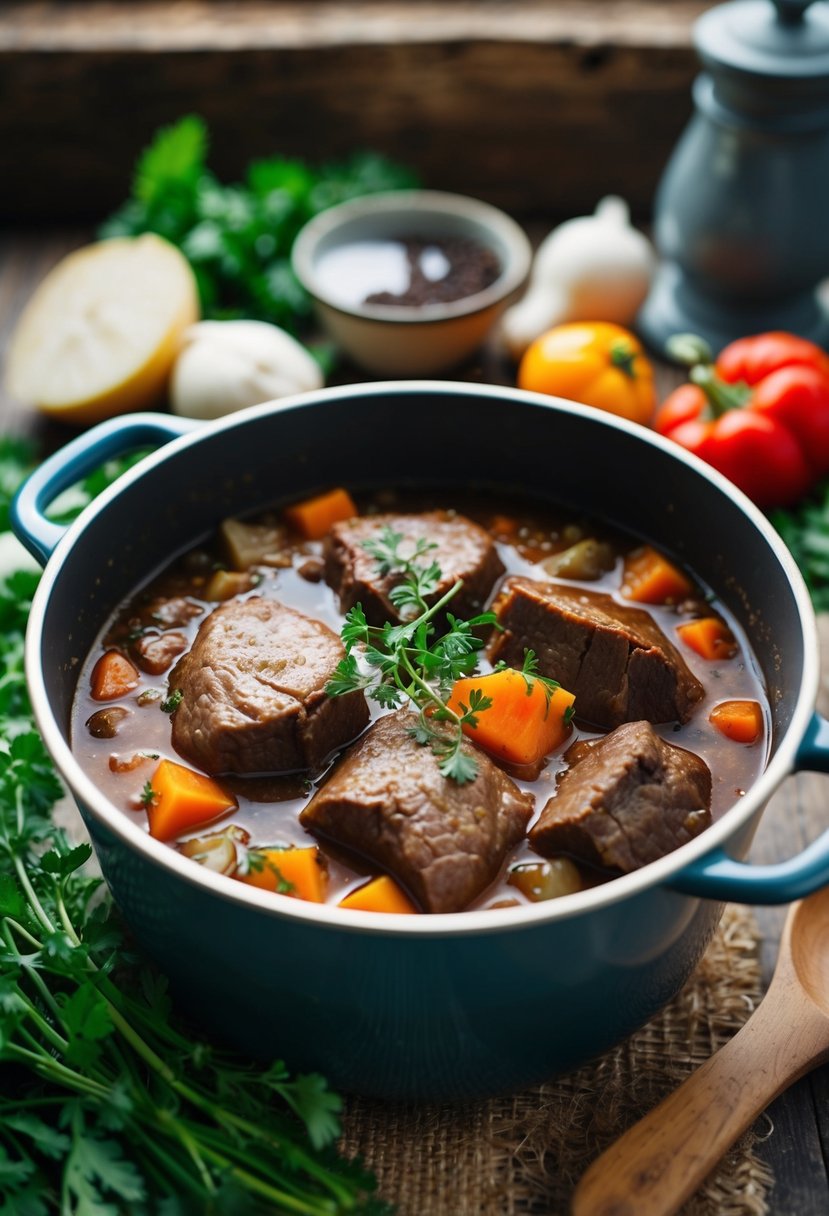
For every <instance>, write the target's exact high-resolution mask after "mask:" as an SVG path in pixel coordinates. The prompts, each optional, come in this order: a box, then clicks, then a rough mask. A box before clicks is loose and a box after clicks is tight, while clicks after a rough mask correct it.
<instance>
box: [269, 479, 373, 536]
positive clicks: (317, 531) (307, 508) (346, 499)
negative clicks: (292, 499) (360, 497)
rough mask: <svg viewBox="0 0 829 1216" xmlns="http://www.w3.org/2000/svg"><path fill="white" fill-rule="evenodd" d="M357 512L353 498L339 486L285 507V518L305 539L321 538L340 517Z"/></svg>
mask: <svg viewBox="0 0 829 1216" xmlns="http://www.w3.org/2000/svg"><path fill="white" fill-rule="evenodd" d="M356 514H357V508H356V506H355V505H354V499H353V498H352V497H351V495H350V494H349V492H348V490H343V489H342V488H341V487H340V488H338V489H336V490H329V491H328V493H327V494H320V495H318V496H317V497H316V498H306V499H305V501H304V502H298V503H295V504H294V505H293V506H292V507H286V508H285V511H284V515H285V519H286V520H287V521H288V523H289V524H290V525H291V527H292V528H295V529H296V531H297V532H298V533H299V534H300V536H303V537H304V538H305V539H306V540H322V538H323V537H324V536H325V535H327V533H328V532H329V531H330V529H331V526H332V524H336V523H338V522H339V521H340V520H341V519H352V518H353V517H354V516H355V515H356Z"/></svg>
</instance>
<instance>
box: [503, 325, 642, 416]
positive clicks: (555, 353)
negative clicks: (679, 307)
mask: <svg viewBox="0 0 829 1216" xmlns="http://www.w3.org/2000/svg"><path fill="white" fill-rule="evenodd" d="M518 387H519V388H526V389H530V390H531V391H532V392H536V393H548V394H549V395H550V396H552V397H566V398H567V400H568V401H580V402H582V404H584V405H592V406H595V407H596V409H600V410H606V411H608V413H611V414H618V415H619V416H620V417H621V418H628V419H630V421H632V422H640V423H642V425H643V426H647V424H648V423H649V422H650V420H651V418H652V417H653V412H654V409H655V407H656V392H655V390H654V384H653V367H652V366H651V364H650V362H649V361H648V359H647V358H646V357H645V355H644V353H643V351H642V346H641V344H640V343H639V341H638V339H637V338H635V337H634V335H633V334H632V333H630V332H629V330H627V329H623V328H622V326H621V325H613V324H611V323H610V322H609V321H574V322H570V323H569V324H567V325H555V326H554V327H553V328H552V329H549V330H547V332H546V333H544V334H541V336H540V337H538V338H536V340H535V341H534V342H532V343H531V344H530V346H529V347H528V348H527V350H526V351H525V353H524V357H523V358H522V360H521V362H520V364H519V366H518Z"/></svg>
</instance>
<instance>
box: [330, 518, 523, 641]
mask: <svg viewBox="0 0 829 1216" xmlns="http://www.w3.org/2000/svg"><path fill="white" fill-rule="evenodd" d="M384 527H389V528H391V529H393V531H395V532H398V533H401V534H402V535H403V537H404V538H405V539H404V540H403V541H402V542H401V545H400V552H401V553H402V554H403V555H404V556H410V555H411V553H412V550H413V549H414V547H415V545H416V543H417V541H418V540H421V539H423V540H427V541H429V542H430V543H433V544H434V545H435V548H433V549H429V550H428V552H427V553H426V554H425V555H424V558H423V560H424V561H425V562H426V563H429V562H433V561H434V562H437V564H438V566H440V570H441V579H440V582H439V583H438V586H437V588H436V589H435V591H434V593H433V594H432V595H431V596H429V597H428V602H429V603H430V604H433V603H435V601H436V600H439V599H440V598H441V596H442V595H445V594H446V592H447V591H448V590H449V588H450V587H452V586H453V584H455V583H456V582H457V581H458V579H463V587H462V588H461V590H460V591H459V592H458V593H457V594H456V595H455V596H454V597H453V598H452V599H451V600H450V602H449V604H448V605H447V608H448V611H449V612H451V613H452V615H453V616H457V617H462V618H466V617H470V616H474V615H475V614H476V613H478V612H480V611H481V609H482V608H483V606H484V605H485V603H486V601H487V599H488V598H489V594H490V592H491V591H492V588H493V585H494V583H495V580H496V579H497V578H498V577H500V575H501V574H503V572H504V566H503V564H502V562H501V559H500V557H499V556H498V551H497V549H496V548H495V545H494V543H493V540H492V537H491V536H490V535H489V533H488V532H485V531H484V529H483V528H480V527H478V525H477V524H474V523H472V521H471V520H470V519H466V518H465V517H464V516H463V515H453V514H451V513H450V512H448V511H428V512H425V513H424V514H421V515H365V516H360V517H358V518H356V519H349V520H344V521H342V522H341V523H337V524H334V526H333V528H332V529H331V531H330V533H329V535H328V536H327V537H326V540H325V545H324V555H325V581H326V582H327V583H328V584H329V586H330V587H332V588H333V589H334V591H336V592H337V594H338V595H339V597H340V607H341V608H342V610H343V612H347V611H348V609H349V608H352V607H353V606H354V605H355V604H362V606H363V611H364V612H365V614H366V619H367V620H368V622H369V624H371V625H382V624H383V623H384V622H385V621H399V620H400V615H399V613H398V611H397V609H396V608H395V607H394V605H393V604H392V603H391V601H390V599H389V592H390V591H391V589H392V587H394V586H395V584H396V583H399V582H400V581H401V578H400V575H399V574H386V575H382V576H381V575H380V574H378V571H377V559H376V558H374V557H372V556H371V554H370V553H367V552H366V550H365V549H364V548H363V542H364V541H367V540H378V539H379V538H380V533H381V532H382V530H383V528H384Z"/></svg>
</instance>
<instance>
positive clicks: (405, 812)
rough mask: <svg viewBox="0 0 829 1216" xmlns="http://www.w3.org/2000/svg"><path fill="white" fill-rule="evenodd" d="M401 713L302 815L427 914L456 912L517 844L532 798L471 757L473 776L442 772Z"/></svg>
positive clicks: (382, 723) (364, 743) (375, 729)
mask: <svg viewBox="0 0 829 1216" xmlns="http://www.w3.org/2000/svg"><path fill="white" fill-rule="evenodd" d="M415 721H416V718H415V717H414V715H412V714H410V713H408V712H407V711H406V710H399V711H398V712H397V713H393V714H388V715H386V717H383V718H380V719H379V720H378V721H377V722H375V723H374V725H373V726H372V727H371V728H370V729H369V730H368V731H366V733H365V735H364V736H363V737H362V739H359V740H358V741H357V743H355V744H354V746H353V747H352V748H351V749H350V750H349V751H348V752H347V753H346V755H345V756H344V758H343V759H342V760H341V761H340V762H339V764H338V765H337V767H336V768H335V770H334V772H333V774H332V775H331V777H329V779H328V780H327V781H326V783H325V784H324V785H323V787H322V789H321V790H319V792H318V793H317V794H316V795H315V796H314V797H313V798H312V799H311V801H310V802H309V803H308V805H307V806H306V807H305V809H304V811H303V812H302V813H301V815H300V817H299V818H300V822H301V823H302V824H303V825H304V826H305V827H306V828H308V829H309V830H310V831H312V832H314V833H318V834H319V835H320V836H321V837H327V838H328V839H329V840H331V841H333V842H334V843H336V844H338V845H340V846H341V847H342V848H345V849H348V850H350V851H351V852H353V853H357V854H360V855H361V856H362V857H364V858H367V859H368V860H369V861H370V862H372V863H373V864H374V865H376V866H378V867H380V868H381V869H383V870H386V871H388V872H389V873H390V874H391V875H392V876H393V877H394V878H396V879H397V880H398V881H399V882H400V883H401V884H402V885H403V886H404V887H405V888H406V889H407V891H409V892H410V893H411V894H412V895H413V896H414V898H415V899H416V900H417V902H418V903H419V905H420V907H421V908H423V909H424V910H425V911H426V912H459V911H461V910H462V909H463V908H466V907H467V906H468V905H469V903H470V902H471V901H472V900H473V899H475V897H476V896H478V895H480V894H481V892H482V891H484V890H485V889H486V888H487V887H488V886H489V884H490V883H491V882H493V881H494V880H495V878H496V877H497V875H498V872H499V870H500V869H501V866H502V865H503V863H504V860H505V858H506V856H507V854H508V853H509V852H510V850H511V849H512V848H514V847H515V845H517V844H518V842H519V841H520V840H521V839H522V838H523V836H524V832H525V831H526V827H527V823H528V821H529V819H530V816H531V814H532V810H533V799H532V797H531V795H530V794H525V793H523V792H522V791H521V790H519V789H518V786H517V785H516V784H515V783H514V782H513V781H512V780H511V778H509V777H507V776H506V774H505V773H502V772H501V770H500V769H499V768H497V767H496V766H495V765H494V764H493V763H492V761H491V760H489V759H488V758H487V757H486V756H485V755H483V753H481V752H477V751H476V750H475V749H474V748H473V747H472V745H471V744H467V743H464V748H466V749H468V750H469V751H475V756H476V759H477V762H478V775H477V777H476V778H475V780H474V781H470V782H467V783H466V784H464V785H459V784H458V783H457V782H456V781H452V780H450V779H449V778H447V777H444V776H442V775H441V773H440V770H439V768H438V761H437V759H436V758H435V755H434V753H433V752H432V750H431V748H429V747H427V746H424V745H422V744H420V743H417V742H415V740H414V739H413V738H412V736H411V734H410V733H409V732H410V729H411V727H412V726H413V725H414V723H415Z"/></svg>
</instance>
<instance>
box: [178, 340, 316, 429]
mask: <svg viewBox="0 0 829 1216" xmlns="http://www.w3.org/2000/svg"><path fill="white" fill-rule="evenodd" d="M322 383H323V377H322V372H321V370H320V368H319V365H318V364H317V363H316V361H315V360H314V359H312V358H311V356H310V355H309V354H308V351H307V350H306V349H305V347H304V346H300V344H299V342H297V341H296V340H295V339H294V338H292V337H291V336H290V334H286V333H285V331H284V330H282V329H278V328H277V326H276V325H269V324H268V323H267V322H266V321H200V322H199V323H198V325H191V326H190V328H189V329H187V330H186V331H185V333H184V335H183V338H182V347H181V351H180V353H179V356H178V358H177V359H176V363H175V367H174V368H173V375H172V380H171V383H170V400H171V404H172V408H173V413H175V414H182V415H183V416H184V417H186V418H204V419H212V418H220V417H221V416H222V415H223V414H230V413H232V412H233V411H234V410H243V409H245V408H246V407H247V406H249V405H258V404H259V403H260V402H262V401H272V400H273V399H274V398H277V397H287V396H289V395H290V394H292V393H302V392H306V391H308V390H309V389H314V388H321V387H322Z"/></svg>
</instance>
